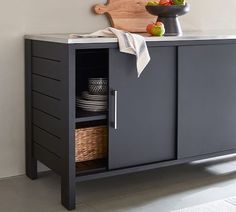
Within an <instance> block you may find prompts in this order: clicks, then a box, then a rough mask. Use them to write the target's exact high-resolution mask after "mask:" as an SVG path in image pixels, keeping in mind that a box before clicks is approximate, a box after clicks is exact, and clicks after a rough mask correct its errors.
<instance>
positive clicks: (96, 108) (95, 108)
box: [77, 104, 107, 112]
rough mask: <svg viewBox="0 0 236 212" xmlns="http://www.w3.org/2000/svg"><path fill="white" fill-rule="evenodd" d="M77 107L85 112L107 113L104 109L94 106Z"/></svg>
mask: <svg viewBox="0 0 236 212" xmlns="http://www.w3.org/2000/svg"><path fill="white" fill-rule="evenodd" d="M77 107H79V108H81V109H83V110H85V111H91V112H104V111H107V108H106V107H95V106H93V107H92V106H86V105H80V104H78V105H77Z"/></svg>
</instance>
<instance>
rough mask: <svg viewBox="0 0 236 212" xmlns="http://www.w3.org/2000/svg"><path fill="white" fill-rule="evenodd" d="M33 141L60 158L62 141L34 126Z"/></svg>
mask: <svg viewBox="0 0 236 212" xmlns="http://www.w3.org/2000/svg"><path fill="white" fill-rule="evenodd" d="M33 141H34V142H36V143H38V144H39V145H40V146H42V147H44V148H46V149H48V150H49V151H50V152H53V153H55V154H56V155H57V156H59V157H60V156H61V142H62V141H61V139H60V138H58V137H55V136H53V135H51V134H49V133H48V132H46V131H44V130H42V129H40V128H38V127H36V126H33Z"/></svg>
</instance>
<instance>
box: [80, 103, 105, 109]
mask: <svg viewBox="0 0 236 212" xmlns="http://www.w3.org/2000/svg"><path fill="white" fill-rule="evenodd" d="M76 106H78V107H81V108H93V109H107V107H106V106H96V105H86V104H76Z"/></svg>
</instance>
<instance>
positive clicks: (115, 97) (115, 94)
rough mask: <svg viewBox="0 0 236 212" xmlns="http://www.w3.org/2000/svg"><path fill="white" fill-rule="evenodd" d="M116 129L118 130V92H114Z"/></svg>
mask: <svg viewBox="0 0 236 212" xmlns="http://www.w3.org/2000/svg"><path fill="white" fill-rule="evenodd" d="M114 100H115V102H114V129H115V130H117V129H118V126H117V104H118V91H116V90H114Z"/></svg>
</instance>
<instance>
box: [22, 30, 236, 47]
mask: <svg viewBox="0 0 236 212" xmlns="http://www.w3.org/2000/svg"><path fill="white" fill-rule="evenodd" d="M24 38H25V39H29V40H37V41H46V42H55V43H64V44H93V43H117V42H118V39H117V38H115V37H114V38H111V37H110V38H106V37H99V38H69V34H58V35H53V34H48V35H25V36H24ZM145 40H146V41H147V42H177V41H203V40H206V41H208V40H236V33H235V34H233V35H232V34H231V35H230V34H229V35H204V34H197V32H196V33H195V34H192V35H188V34H187V35H182V36H173V37H171V36H169V37H145Z"/></svg>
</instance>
